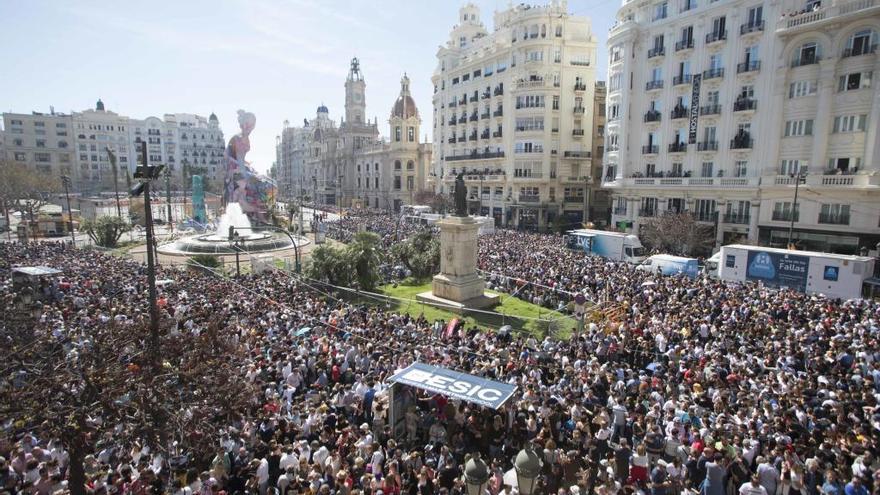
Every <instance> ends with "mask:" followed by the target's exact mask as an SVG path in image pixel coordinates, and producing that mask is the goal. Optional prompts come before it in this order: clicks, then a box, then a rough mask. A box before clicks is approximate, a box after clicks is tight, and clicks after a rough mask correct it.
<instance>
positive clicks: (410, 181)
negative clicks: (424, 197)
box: [406, 175, 416, 191]
mask: <svg viewBox="0 0 880 495" xmlns="http://www.w3.org/2000/svg"><path fill="white" fill-rule="evenodd" d="M415 185H416V182H415V177H413V176H412V175H408V176H406V189H407V191H412V190H413V189H414V188H415Z"/></svg>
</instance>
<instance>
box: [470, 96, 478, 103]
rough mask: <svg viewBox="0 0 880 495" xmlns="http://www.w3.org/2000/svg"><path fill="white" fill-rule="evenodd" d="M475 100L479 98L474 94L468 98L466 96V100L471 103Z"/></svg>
mask: <svg viewBox="0 0 880 495" xmlns="http://www.w3.org/2000/svg"><path fill="white" fill-rule="evenodd" d="M477 100H479V98H477V96H476V95H474V96H471V97H470V98H468V101H469V102H471V103H476V102H477Z"/></svg>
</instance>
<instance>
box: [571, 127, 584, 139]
mask: <svg viewBox="0 0 880 495" xmlns="http://www.w3.org/2000/svg"><path fill="white" fill-rule="evenodd" d="M571 135H572V136H574V137H576V138H577V137H583V136H584V130H583V129H572V130H571Z"/></svg>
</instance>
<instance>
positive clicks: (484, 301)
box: [416, 291, 501, 314]
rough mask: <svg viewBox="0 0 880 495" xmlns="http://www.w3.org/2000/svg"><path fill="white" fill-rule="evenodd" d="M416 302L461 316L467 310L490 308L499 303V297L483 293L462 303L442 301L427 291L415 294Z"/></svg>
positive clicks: (449, 300)
mask: <svg viewBox="0 0 880 495" xmlns="http://www.w3.org/2000/svg"><path fill="white" fill-rule="evenodd" d="M416 300H417V301H419V302H422V303H425V304H428V305H430V306H434V307H436V308H439V309H445V310H447V311H452V312H454V313H459V314H461V313H465V312H467V311H468V310H469V309H487V308H491V307H493V306H495V305H496V304H498V303H499V302H501V296H500V295H498V294H491V293H489V292H483V293H482V294H480V295H477V296H476V297H472V298H470V299H467V300H464V301H453V300H452V299H444V298H442V297H438V296H435V295H434V293H433V292H431V291H428V292H422V293H421V294H416Z"/></svg>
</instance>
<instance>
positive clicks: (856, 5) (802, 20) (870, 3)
mask: <svg viewBox="0 0 880 495" xmlns="http://www.w3.org/2000/svg"><path fill="white" fill-rule="evenodd" d="M877 7H880V2H878V0H849V1H847V0H841V1H836V2H833V3H830V4H829V5H827V6H826V5H825V4H824V3H823V5H822V8H819V9H817V10H811V11H808V12H802V13H800V14H797V15H792V16H785V17H783V18H781V19H780V20H779V22H778V23H777V25H776V31H777V33H778V32H780V31H786V30H789V29H801V28H805V29H814V26H813V25H815V24H820V23H825V22H826V21H828V22H835V21H837V22H840V21H843V19H841V18H842V17H848V18H858V17H864V16H867V15H870V12H866V11H870V10H876V8H877Z"/></svg>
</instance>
